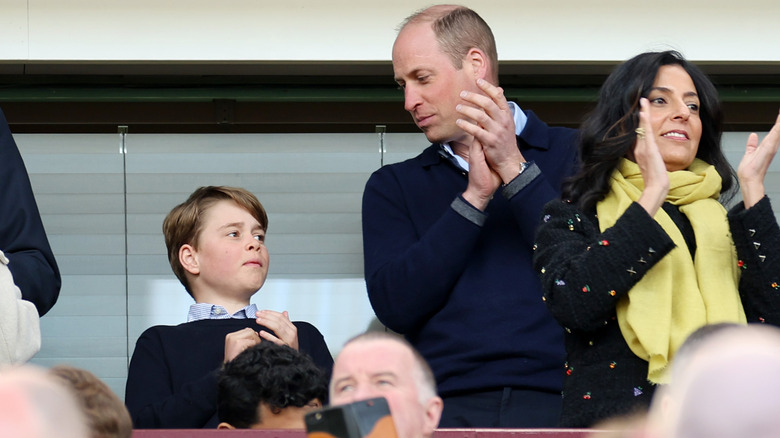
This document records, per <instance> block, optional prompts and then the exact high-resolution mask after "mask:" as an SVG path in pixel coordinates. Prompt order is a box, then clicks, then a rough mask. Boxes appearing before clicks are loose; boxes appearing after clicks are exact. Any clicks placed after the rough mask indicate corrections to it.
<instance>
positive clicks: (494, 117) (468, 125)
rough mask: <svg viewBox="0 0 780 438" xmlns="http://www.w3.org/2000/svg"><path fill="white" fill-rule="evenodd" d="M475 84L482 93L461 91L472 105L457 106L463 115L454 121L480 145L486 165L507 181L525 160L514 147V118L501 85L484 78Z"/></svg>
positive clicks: (515, 140) (462, 95) (515, 173)
mask: <svg viewBox="0 0 780 438" xmlns="http://www.w3.org/2000/svg"><path fill="white" fill-rule="evenodd" d="M477 86H478V87H479V88H480V89H481V90H482V91H484V92H485V95H482V94H479V93H473V92H469V91H463V92H462V93H461V98H462V99H463V100H465V101H466V102H468V103H470V104H471V105H473V106H470V105H464V104H461V105H458V106H457V107H456V110H457V111H458V112H459V113H461V114H463V116H464V117H465V118H464V119H458V121H457V124H458V126H459V127H460V128H461V129H463V130H464V131H465V132H467V133H468V134H470V135H472V136H474V138H476V139H477V140H478V141H479V142H480V143H481V144H482V148H483V150H484V151H485V158H486V159H487V162H488V165H490V167H491V168H492V169H493V170H494V171H495V172H496V173H497V174H498V175H499V176H500V177H501V180H502V181H503V182H504V184H506V183H508V182H510V181H512V180H513V179H514V178H515V177H516V176H517V174H518V172H519V169H520V163H522V162H524V161H525V158H523V154H521V153H520V150H519V149H518V148H517V137H516V135H515V119H514V117H513V116H512V111H511V110H510V109H509V103H508V102H507V100H506V97H504V90H503V89H502V88H501V87H496V86H495V85H493V84H491V83H489V82H488V81H486V80H484V79H478V80H477Z"/></svg>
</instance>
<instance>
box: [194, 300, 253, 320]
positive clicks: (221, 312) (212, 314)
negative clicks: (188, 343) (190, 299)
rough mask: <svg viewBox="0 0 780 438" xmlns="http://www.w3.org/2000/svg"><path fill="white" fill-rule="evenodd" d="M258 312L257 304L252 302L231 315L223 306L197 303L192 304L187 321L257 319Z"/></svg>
mask: <svg viewBox="0 0 780 438" xmlns="http://www.w3.org/2000/svg"><path fill="white" fill-rule="evenodd" d="M256 313H257V305H256V304H250V305H248V306H246V307H244V308H243V309H241V310H239V311H238V312H236V313H234V314H232V315H231V314H229V313H228V311H227V309H225V308H224V307H222V306H218V305H216V304H209V303H195V304H193V305H191V306H190V311H189V313H187V322H192V321H200V320H201V319H255V318H257V315H255V314H256Z"/></svg>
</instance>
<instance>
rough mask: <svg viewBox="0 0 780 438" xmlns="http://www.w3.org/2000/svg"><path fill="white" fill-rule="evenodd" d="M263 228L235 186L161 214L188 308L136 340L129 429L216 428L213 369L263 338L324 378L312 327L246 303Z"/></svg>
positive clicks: (254, 206)
mask: <svg viewBox="0 0 780 438" xmlns="http://www.w3.org/2000/svg"><path fill="white" fill-rule="evenodd" d="M267 227H268V217H267V216H266V213H265V210H264V209H263V206H262V205H261V204H260V202H259V201H258V200H257V198H256V197H255V196H254V195H253V194H251V193H250V192H248V191H247V190H244V189H240V188H233V187H213V186H209V187H201V188H199V189H197V190H195V192H193V193H192V195H190V197H189V199H187V201H185V202H184V203H183V204H180V205H178V206H176V207H175V208H174V209H173V210H171V212H170V213H168V216H167V217H166V218H165V221H164V222H163V234H164V235H165V244H166V246H167V248H168V258H169V261H170V263H171V267H172V268H173V272H174V274H176V277H178V279H179V280H180V281H181V283H182V284H183V285H184V287H185V289H186V290H187V292H189V293H190V295H191V296H192V297H193V298H194V299H195V304H193V305H192V306H191V307H190V312H189V315H188V318H187V320H188V321H187V322H186V323H184V324H180V325H177V326H155V327H151V328H149V329H147V330H146V331H145V332H144V333H143V334H142V335H141V337H139V338H138V341H137V343H136V347H135V351H134V353H133V357H132V359H131V361H130V369H129V371H128V376H127V387H126V390H125V404H127V408H128V410H129V411H130V415H131V416H132V418H133V424H134V427H135V428H153V429H163V428H182V429H193V428H214V427H217V424H218V421H217V415H216V411H217V373H218V372H219V370H220V368H221V366H222V364H223V363H225V362H229V361H230V360H232V359H233V358H235V357H236V356H237V355H238V354H239V353H241V352H242V351H244V350H245V349H246V348H248V347H251V346H252V345H255V344H258V343H260V342H273V343H275V344H280V345H288V346H290V347H291V348H294V349H296V350H299V351H302V352H304V353H306V354H308V355H309V356H311V358H312V359H313V360H314V363H315V364H317V366H319V367H320V368H321V369H322V370H323V371H324V372H325V373H326V375H328V376H329V375H330V372H331V368H332V366H333V358H332V356H331V355H330V352H329V351H328V347H327V345H326V344H325V340H324V339H323V337H322V334H320V332H319V331H318V330H317V329H316V328H315V327H314V326H313V325H311V324H309V323H306V322H299V321H296V322H291V321H290V319H289V316H288V314H287V312H282V313H279V312H275V311H271V310H262V311H257V307H256V306H255V305H254V304H252V305H250V304H249V300H250V298H251V297H252V295H254V294H255V293H256V292H257V291H258V290H259V289H260V287H261V286H262V285H263V283H264V282H265V278H266V275H267V274H268V259H269V257H268V250H267V249H266V247H265V243H264V241H265V232H266V229H267Z"/></svg>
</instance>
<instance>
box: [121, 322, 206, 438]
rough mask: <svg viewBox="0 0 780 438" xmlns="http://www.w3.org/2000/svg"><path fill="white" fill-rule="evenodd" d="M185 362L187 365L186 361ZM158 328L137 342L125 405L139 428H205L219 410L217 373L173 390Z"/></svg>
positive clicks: (148, 332) (126, 390)
mask: <svg viewBox="0 0 780 438" xmlns="http://www.w3.org/2000/svg"><path fill="white" fill-rule="evenodd" d="M183 365H184V364H183ZM175 372H176V370H175V369H174V368H172V367H171V366H169V363H168V360H167V359H166V355H165V351H164V347H163V343H162V341H161V338H160V336H159V332H158V331H157V330H156V328H155V327H152V328H150V329H148V330H146V331H145V332H144V333H143V334H142V335H141V337H139V338H138V341H137V342H136V347H135V351H134V352H133V357H132V359H131V360H130V368H129V370H128V374H127V386H126V389H125V404H126V405H127V408H128V410H129V411H130V416H131V417H132V419H133V427H135V428H138V429H164V428H180V429H194V428H202V427H204V426H205V425H206V423H207V422H208V421H209V420H210V419H211V418H212V417H213V416H214V414H215V413H216V409H217V372H218V370H216V369H215V370H213V371H211V372H209V373H208V374H206V375H204V376H202V377H200V378H198V379H197V380H194V381H191V382H187V383H185V384H184V385H182V387H181V388H180V389H179V390H178V391H176V392H173V390H172V386H173V385H172V378H171V375H172V373H175Z"/></svg>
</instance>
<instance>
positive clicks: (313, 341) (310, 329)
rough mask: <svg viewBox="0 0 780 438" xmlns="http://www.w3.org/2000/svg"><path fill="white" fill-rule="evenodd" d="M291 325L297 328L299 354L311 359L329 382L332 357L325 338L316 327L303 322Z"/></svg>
mask: <svg viewBox="0 0 780 438" xmlns="http://www.w3.org/2000/svg"><path fill="white" fill-rule="evenodd" d="M293 324H295V326H296V327H297V328H298V342H299V346H298V347H299V349H300V351H301V352H303V353H306V354H308V355H309V357H311V359H312V361H313V362H314V364H315V365H317V366H318V367H319V368H320V369H321V370H322V371H323V372H325V375H326V376H328V379H329V380H330V375H331V373H332V371H333V356H332V355H331V354H330V350H329V349H328V345H327V344H326V343H325V338H324V337H323V336H322V333H320V331H319V330H317V327H315V326H313V325H312V324H310V323H308V322H305V321H295V322H294V323H293Z"/></svg>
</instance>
